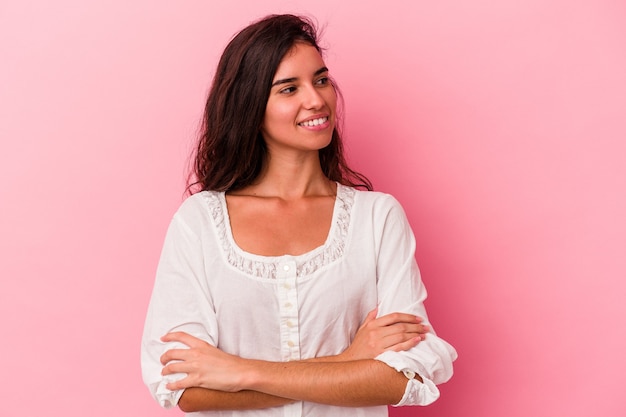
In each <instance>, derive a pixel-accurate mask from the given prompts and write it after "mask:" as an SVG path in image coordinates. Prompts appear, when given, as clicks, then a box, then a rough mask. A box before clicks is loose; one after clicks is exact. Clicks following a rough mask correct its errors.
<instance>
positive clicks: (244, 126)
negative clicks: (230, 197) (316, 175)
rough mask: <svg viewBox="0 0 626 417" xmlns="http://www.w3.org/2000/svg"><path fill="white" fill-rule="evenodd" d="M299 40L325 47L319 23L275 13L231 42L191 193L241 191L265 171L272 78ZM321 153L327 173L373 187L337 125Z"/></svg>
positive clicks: (212, 97)
mask: <svg viewBox="0 0 626 417" xmlns="http://www.w3.org/2000/svg"><path fill="white" fill-rule="evenodd" d="M296 42H305V43H307V44H310V45H311V46H313V47H315V48H316V49H317V51H318V52H320V53H321V51H322V49H321V48H320V46H319V44H318V40H317V30H316V28H315V25H314V24H313V23H312V22H311V21H310V20H309V19H307V18H305V17H300V16H294V15H288V14H287V15H270V16H267V17H265V18H263V19H261V20H259V21H257V22H256V23H253V24H251V25H250V26H248V27H246V28H245V29H243V30H242V31H241V32H239V33H238V34H237V35H236V36H235V37H234V38H233V39H232V40H231V41H230V43H229V44H228V45H227V46H226V49H225V50H224V53H223V54H222V57H221V58H220V61H219V64H218V66H217V71H216V73H215V76H214V78H213V84H212V86H211V89H210V91H209V95H208V98H207V102H206V106H205V109H204V117H203V120H202V125H201V131H200V136H199V140H198V145H197V148H196V149H195V153H194V158H193V167H192V170H193V171H192V172H191V173H190V177H189V179H188V187H187V189H188V191H189V192H190V193H194V192H199V191H204V190H214V191H229V190H238V189H241V188H244V187H246V186H248V185H250V184H252V183H253V182H254V180H255V179H256V178H257V177H258V175H259V174H260V173H261V171H262V169H263V165H264V164H265V163H266V160H267V147H266V145H265V141H264V140H263V136H262V135H261V131H260V126H261V123H262V122H263V117H264V115H265V107H266V105H267V100H268V98H269V95H270V90H271V87H272V80H273V78H274V75H275V73H276V69H277V68H278V65H279V64H280V62H281V60H282V59H283V57H284V56H285V55H286V54H287V52H289V50H290V49H291V48H292V47H293V46H294V44H295V43H296ZM333 86H334V88H335V89H336V86H335V84H334V83H333ZM338 124H339V123H337V125H338ZM319 156H320V164H321V167H322V172H323V173H324V174H325V175H326V176H327V177H328V178H329V179H330V180H333V181H337V182H339V183H342V184H344V185H350V186H355V187H363V188H366V189H368V190H371V189H372V184H371V182H370V181H369V180H368V179H367V178H366V177H365V176H363V175H362V174H360V173H358V172H356V171H354V170H352V169H350V167H348V165H347V163H346V160H345V158H344V152H343V144H342V141H341V136H340V133H339V130H338V128H337V127H335V130H334V131H333V134H332V139H331V142H330V144H329V145H328V146H326V147H325V148H323V149H321V150H320V151H319Z"/></svg>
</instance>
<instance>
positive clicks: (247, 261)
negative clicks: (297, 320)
mask: <svg viewBox="0 0 626 417" xmlns="http://www.w3.org/2000/svg"><path fill="white" fill-rule="evenodd" d="M355 193H356V190H355V189H354V188H352V187H349V186H345V185H341V184H339V183H337V194H336V196H335V203H334V206H333V216H332V221H331V226H330V228H329V231H328V235H327V237H326V240H325V242H324V243H323V244H322V245H320V246H318V247H316V248H314V249H312V250H310V251H308V252H305V253H302V254H299V255H289V254H285V255H278V256H267V255H258V254H255V253H252V252H248V251H245V250H243V249H242V248H240V247H239V245H237V243H236V242H235V240H234V238H233V234H232V230H231V228H230V217H229V213H228V205H227V204H226V197H225V193H224V192H217V191H207V192H205V193H204V196H205V199H206V202H207V205H208V210H209V212H210V215H211V217H212V219H213V223H214V225H215V228H216V235H217V239H218V244H219V248H220V249H221V251H222V255H223V256H224V259H225V260H226V261H227V262H228V263H229V264H230V265H231V266H232V267H234V268H235V269H238V270H240V271H241V272H243V273H244V274H246V275H248V276H252V277H254V278H259V279H275V278H276V276H277V273H276V270H277V266H278V264H279V263H281V262H285V261H294V262H295V264H296V269H297V273H296V275H297V276H308V275H312V274H313V273H315V272H316V271H317V270H319V269H320V268H323V267H325V266H327V265H329V264H331V263H334V262H335V261H337V260H338V259H340V258H341V257H342V256H343V253H344V251H345V247H346V245H347V239H348V230H349V226H350V217H351V211H352V206H353V203H354V196H355Z"/></svg>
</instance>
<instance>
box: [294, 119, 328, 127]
mask: <svg viewBox="0 0 626 417" xmlns="http://www.w3.org/2000/svg"><path fill="white" fill-rule="evenodd" d="M327 120H328V117H320V118H319V119H313V120H307V121H306V122H302V123H300V125H301V126H307V127H313V126H317V125H321V124H322V123H325V122H326V121H327Z"/></svg>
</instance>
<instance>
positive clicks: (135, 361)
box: [0, 0, 626, 417]
mask: <svg viewBox="0 0 626 417" xmlns="http://www.w3.org/2000/svg"><path fill="white" fill-rule="evenodd" d="M288 11H289V12H297V13H310V14H313V15H315V16H316V17H317V19H318V20H319V22H320V23H322V24H323V25H324V26H325V27H326V29H325V36H324V44H325V45H326V46H328V47H329V53H328V57H327V63H328V66H329V67H330V68H331V70H332V73H333V74H334V75H335V77H336V78H337V79H338V80H339V81H340V84H341V87H342V90H343V93H344V95H345V99H346V114H347V115H346V138H347V142H348V148H349V156H350V159H351V160H352V161H353V163H354V165H355V166H356V167H357V168H359V169H361V170H363V171H364V172H366V173H367V174H368V175H369V176H370V178H371V179H372V180H373V181H374V183H375V186H376V188H377V189H378V190H382V191H386V192H390V193H392V194H394V195H395V196H396V197H397V198H398V199H399V200H400V201H401V202H402V203H403V205H404V206H405V209H406V211H407V214H408V216H409V219H410V221H411V223H412V225H413V227H414V230H415V234H416V236H417V240H418V253H417V258H418V262H419V263H420V265H421V268H422V272H423V276H424V280H425V282H426V285H427V286H428V288H429V292H430V298H429V300H428V304H427V305H428V308H429V311H430V315H431V318H432V320H433V322H434V324H435V327H436V328H437V330H438V331H439V333H440V334H441V335H443V336H444V337H445V338H446V339H448V340H449V341H450V342H451V343H452V344H454V345H455V346H456V348H457V349H458V351H459V354H460V358H459V360H458V361H457V363H456V375H455V377H454V378H453V379H452V381H451V382H449V383H448V384H445V385H443V386H442V387H441V389H442V393H443V397H442V399H441V400H440V401H439V402H438V403H436V404H435V405H433V406H431V407H428V408H426V409H411V408H407V409H402V410H393V411H392V415H394V416H397V417H400V416H410V415H420V416H424V417H428V416H450V417H461V416H463V417H466V416H480V417H502V416H507V417H516V416H569V417H578V416H580V417H588V416H615V417H617V416H624V415H626V401H625V400H624V393H623V391H624V374H625V372H626V359H624V352H625V351H626V332H625V331H624V325H623V322H624V318H626V303H624V301H623V299H624V296H625V295H626V294H625V293H626V283H625V278H626V250H625V249H626V216H625V213H626V192H625V190H626V157H625V153H626V145H625V140H626V4H625V3H624V2H623V1H621V0H613V1H609V0H586V1H585V0H581V1H571V0H570V1H564V0H541V1H539V0H526V1H514V0H498V1H496V0H491V1H487V0H474V1H460V0H456V1H447V0H442V1H435V2H433V1H428V2H426V1H404V2H398V1H384V2H369V3H368V2H364V1H357V0H353V1H335V0H332V1H331V0H318V1H316V2H313V3H312V2H310V1H278V0H276V1H265V2H262V3H261V2H258V1H256V0H248V1H243V0H242V1H229V2H219V5H218V2H210V1H184V2H172V1H166V0H161V1H154V0H136V1H120V0H116V1H111V0H108V1H105V0H102V1H83V0H57V1H54V2H47V1H43V0H39V1H36V0H35V1H25V0H2V1H1V2H0V60H1V61H0V97H1V100H0V137H1V148H0V149H1V150H0V185H1V187H0V204H1V210H2V211H1V216H0V245H1V246H0V273H1V276H2V278H1V284H0V285H1V291H0V328H1V329H2V332H3V333H2V341H1V343H0V369H1V370H2V372H1V373H2V377H1V382H0V397H1V398H2V405H0V415H2V416H8V417H12V416H18V415H25V416H51V415H52V416H54V415H63V416H84V415H88V416H91V417H99V416H111V415H115V416H148V415H150V416H166V415H169V416H175V415H179V414H180V413H179V412H178V411H169V412H166V411H161V410H160V409H159V408H158V406H157V405H156V404H155V403H154V402H153V401H152V399H151V398H150V396H149V394H148V391H147V390H146V389H145V388H144V386H143V384H142V382H141V377H140V371H139V339H140V335H141V331H142V326H143V320H144V314H145V310H146V306H147V302H148V298H149V295H150V291H151V286H152V280H153V275H154V271H155V266H156V262H157V259H158V256H159V252H160V248H161V243H162V239H163V236H164V232H165V228H166V227H167V224H168V222H169V219H170V216H171V215H172V213H173V211H174V210H175V209H176V207H177V206H178V205H179V204H180V202H181V199H182V197H183V178H184V171H185V161H186V158H187V155H188V152H189V148H190V143H191V141H192V139H193V136H194V132H195V130H196V127H197V123H198V118H199V114H200V112H201V109H202V106H203V101H204V97H205V93H206V90H207V87H208V85H209V82H210V79H211V76H212V73H213V69H214V67H215V65H216V60H217V58H218V56H219V54H220V52H221V50H222V49H223V47H224V46H225V44H226V42H227V40H228V39H229V38H230V36H231V35H232V34H233V33H234V32H235V31H237V30H238V29H240V28H241V27H243V26H244V25H245V24H247V23H248V22H249V21H251V20H253V19H256V18H257V17H260V16H262V15H265V14H267V13H269V12H288Z"/></svg>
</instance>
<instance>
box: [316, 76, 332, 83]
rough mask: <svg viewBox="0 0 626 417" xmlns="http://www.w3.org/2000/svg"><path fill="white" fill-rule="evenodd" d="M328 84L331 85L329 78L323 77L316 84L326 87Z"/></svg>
mask: <svg viewBox="0 0 626 417" xmlns="http://www.w3.org/2000/svg"><path fill="white" fill-rule="evenodd" d="M328 83H329V80H328V77H322V78H320V79H319V80H317V82H316V84H317V85H326V84H328Z"/></svg>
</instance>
